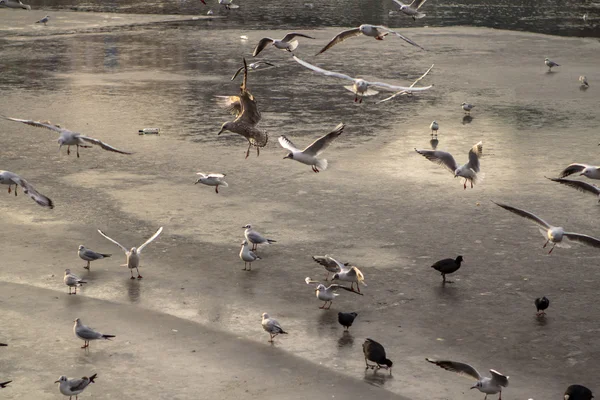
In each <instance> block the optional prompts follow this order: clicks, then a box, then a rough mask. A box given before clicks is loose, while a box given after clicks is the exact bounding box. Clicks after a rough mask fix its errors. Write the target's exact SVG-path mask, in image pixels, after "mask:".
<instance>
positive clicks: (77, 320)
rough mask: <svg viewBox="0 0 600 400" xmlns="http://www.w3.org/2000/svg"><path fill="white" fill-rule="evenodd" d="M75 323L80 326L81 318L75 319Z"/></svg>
mask: <svg viewBox="0 0 600 400" xmlns="http://www.w3.org/2000/svg"><path fill="white" fill-rule="evenodd" d="M73 322H75V323H76V324H80V323H81V320H80V319H79V318H75V319H74V320H73Z"/></svg>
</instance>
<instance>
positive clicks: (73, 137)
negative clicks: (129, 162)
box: [0, 115, 132, 158]
mask: <svg viewBox="0 0 600 400" xmlns="http://www.w3.org/2000/svg"><path fill="white" fill-rule="evenodd" d="M0 117H2V118H4V119H7V120H9V121H15V122H22V123H24V124H27V125H31V126H35V127H36V128H46V129H50V130H51V131H54V132H58V133H59V134H60V136H59V137H58V150H59V151H60V149H61V147H63V146H67V154H71V146H77V158H79V148H80V147H83V148H87V147H92V146H89V144H93V145H96V146H100V147H102V148H103V149H104V150H108V151H112V152H115V153H120V154H132V153H130V152H127V151H123V150H119V149H116V148H114V147H112V146H109V145H108V144H106V143H104V142H102V141H100V140H98V139H94V138H92V137H89V136H84V135H82V134H80V133H77V132H73V131H70V130H68V129H65V128H61V127H60V125H53V124H51V123H50V122H48V121H46V122H38V121H33V120H30V119H17V118H10V117H6V116H4V115H0Z"/></svg>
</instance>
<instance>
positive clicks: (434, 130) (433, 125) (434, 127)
mask: <svg viewBox="0 0 600 400" xmlns="http://www.w3.org/2000/svg"><path fill="white" fill-rule="evenodd" d="M429 128H431V136H432V137H433V134H434V133H435V137H437V132H438V129H440V125H439V124H438V123H437V121H435V120H434V121H433V122H432V123H431V125H429Z"/></svg>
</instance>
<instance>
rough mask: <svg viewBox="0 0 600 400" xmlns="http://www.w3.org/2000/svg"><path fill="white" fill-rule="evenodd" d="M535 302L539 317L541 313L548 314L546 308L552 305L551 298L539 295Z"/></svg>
mask: <svg viewBox="0 0 600 400" xmlns="http://www.w3.org/2000/svg"><path fill="white" fill-rule="evenodd" d="M533 303H534V304H535V308H536V309H537V312H536V313H535V315H537V316H538V317H539V316H541V315H546V312H545V311H544V310H545V309H547V308H548V307H549V306H550V300H548V298H547V297H546V296H544V297H538V298H537V299H535V301H534V302H533Z"/></svg>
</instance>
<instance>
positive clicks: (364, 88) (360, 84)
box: [292, 56, 433, 103]
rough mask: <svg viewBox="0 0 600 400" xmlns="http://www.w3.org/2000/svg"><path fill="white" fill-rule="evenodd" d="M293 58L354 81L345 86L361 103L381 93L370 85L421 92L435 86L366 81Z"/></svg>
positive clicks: (325, 72)
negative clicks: (410, 85)
mask: <svg viewBox="0 0 600 400" xmlns="http://www.w3.org/2000/svg"><path fill="white" fill-rule="evenodd" d="M292 58H293V59H294V60H296V62H297V63H298V64H300V65H303V66H305V67H306V68H308V69H312V70H313V71H316V72H318V73H320V74H323V75H325V76H333V77H334V78H341V79H347V80H350V81H353V82H354V84H353V85H352V86H344V88H346V89H348V90H349V91H351V92H352V93H354V94H355V96H354V102H357V101H358V102H359V103H362V98H363V96H373V95H376V94H377V93H379V92H378V91H376V90H373V89H370V88H369V86H375V87H379V88H381V89H384V90H395V91H403V90H405V91H411V92H421V91H424V90H428V89H431V88H432V87H433V86H431V85H430V86H425V87H420V88H414V87H406V86H394V85H390V84H387V83H383V82H368V81H365V80H364V79H359V78H352V77H351V76H348V75H345V74H341V73H339V72H332V71H327V70H326V69H323V68H319V67H317V66H314V65H312V64H309V63H307V62H306V61H303V60H301V59H299V58H298V57H296V56H293V57H292ZM359 98H360V101H359Z"/></svg>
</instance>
